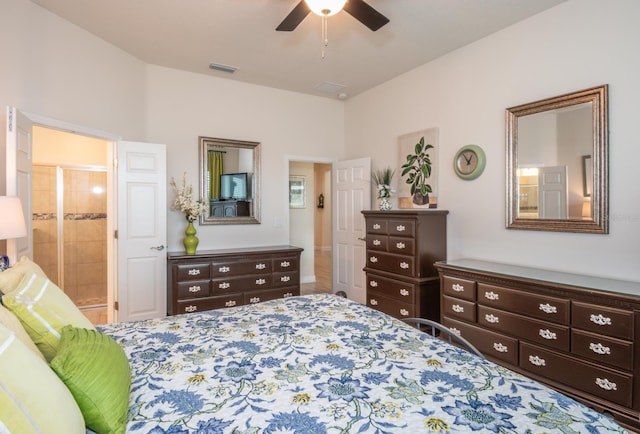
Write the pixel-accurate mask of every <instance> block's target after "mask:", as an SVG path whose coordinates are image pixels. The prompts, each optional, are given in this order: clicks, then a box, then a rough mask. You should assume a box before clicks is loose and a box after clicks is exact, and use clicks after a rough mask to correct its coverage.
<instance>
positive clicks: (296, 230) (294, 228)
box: [289, 161, 317, 283]
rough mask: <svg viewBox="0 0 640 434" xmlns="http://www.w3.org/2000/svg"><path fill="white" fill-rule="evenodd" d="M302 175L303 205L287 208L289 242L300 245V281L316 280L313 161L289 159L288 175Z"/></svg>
mask: <svg viewBox="0 0 640 434" xmlns="http://www.w3.org/2000/svg"><path fill="white" fill-rule="evenodd" d="M292 175H295V176H303V177H304V180H305V183H304V184H305V185H304V187H305V190H306V191H305V207H304V208H290V209H289V219H290V220H289V228H290V230H291V244H293V245H294V246H298V247H302V248H303V249H304V252H302V257H301V258H300V282H301V283H308V282H315V281H316V273H315V267H314V266H315V236H314V235H315V225H316V223H317V222H316V221H315V209H316V207H315V202H314V201H315V196H316V192H315V182H314V177H315V175H314V170H313V163H306V162H300V161H291V162H290V163H289V176H292Z"/></svg>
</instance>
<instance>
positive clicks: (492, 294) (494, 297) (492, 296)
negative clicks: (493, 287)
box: [484, 291, 500, 300]
mask: <svg viewBox="0 0 640 434" xmlns="http://www.w3.org/2000/svg"><path fill="white" fill-rule="evenodd" d="M484 296H485V298H487V299H488V300H499V299H500V294H496V293H495V292H493V291H489V292H485V293H484Z"/></svg>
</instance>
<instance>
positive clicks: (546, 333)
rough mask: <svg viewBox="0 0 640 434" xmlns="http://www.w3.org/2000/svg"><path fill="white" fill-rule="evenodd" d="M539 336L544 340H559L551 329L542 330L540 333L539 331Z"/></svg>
mask: <svg viewBox="0 0 640 434" xmlns="http://www.w3.org/2000/svg"><path fill="white" fill-rule="evenodd" d="M538 334H539V335H540V336H541V337H542V338H543V339H548V340H556V339H558V335H557V334H555V333H554V332H552V331H551V330H549V329H544V330H543V329H540V331H538Z"/></svg>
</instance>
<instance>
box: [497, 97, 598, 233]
mask: <svg viewBox="0 0 640 434" xmlns="http://www.w3.org/2000/svg"><path fill="white" fill-rule="evenodd" d="M607 97H608V86H607V85H602V86H598V87H594V88H591V89H585V90H582V91H578V92H573V93H569V94H566V95H561V96H557V97H553V98H548V99H544V100H541V101H536V102H532V103H528V104H522V105H519V106H516V107H511V108H508V109H507V111H506V140H507V198H506V199H507V201H506V203H507V229H526V230H538V231H556V232H583V233H597V234H607V233H609V183H608V166H609V157H608V154H609V143H608V136H609V129H608V107H607Z"/></svg>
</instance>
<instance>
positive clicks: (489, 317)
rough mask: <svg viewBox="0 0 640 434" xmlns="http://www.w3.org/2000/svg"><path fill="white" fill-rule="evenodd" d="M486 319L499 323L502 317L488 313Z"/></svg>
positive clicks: (492, 322)
mask: <svg viewBox="0 0 640 434" xmlns="http://www.w3.org/2000/svg"><path fill="white" fill-rule="evenodd" d="M484 319H486V320H487V322H490V323H491V324H498V323H499V322H500V318H498V317H497V316H495V315H492V314H490V313H488V314H486V315H485V316H484Z"/></svg>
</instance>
